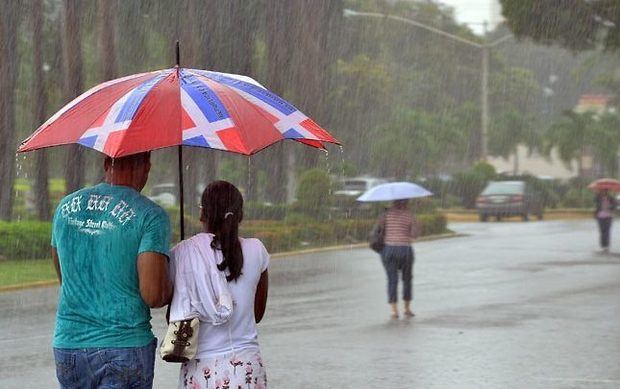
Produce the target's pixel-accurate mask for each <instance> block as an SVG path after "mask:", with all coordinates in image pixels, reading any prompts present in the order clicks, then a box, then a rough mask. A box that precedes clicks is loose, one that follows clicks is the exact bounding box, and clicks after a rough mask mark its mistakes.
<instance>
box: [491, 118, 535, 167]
mask: <svg viewBox="0 0 620 389" xmlns="http://www.w3.org/2000/svg"><path fill="white" fill-rule="evenodd" d="M539 138H540V136H539V134H538V132H537V131H536V130H535V127H534V123H533V120H532V118H531V117H530V116H529V115H526V114H523V113H521V112H519V111H517V110H516V109H510V110H507V111H504V112H502V113H501V114H499V115H498V116H497V117H496V118H494V121H493V128H492V131H491V132H490V139H489V146H490V149H491V153H492V154H493V155H499V156H502V157H504V158H508V156H509V155H511V154H512V155H513V157H514V166H513V174H514V175H517V174H518V173H519V153H518V148H519V145H522V144H524V145H526V146H527V147H528V148H529V151H530V153H531V152H532V151H533V150H534V149H535V148H536V147H537V146H538V145H539Z"/></svg>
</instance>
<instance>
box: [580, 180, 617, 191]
mask: <svg viewBox="0 0 620 389" xmlns="http://www.w3.org/2000/svg"><path fill="white" fill-rule="evenodd" d="M588 188H590V189H593V190H604V189H607V190H613V191H620V181H618V180H614V179H613V178H601V179H599V180H596V181H593V182H591V183H590V185H588Z"/></svg>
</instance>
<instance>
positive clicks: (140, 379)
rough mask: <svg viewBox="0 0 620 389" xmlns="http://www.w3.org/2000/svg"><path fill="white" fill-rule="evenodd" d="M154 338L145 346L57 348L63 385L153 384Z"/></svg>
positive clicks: (66, 387)
mask: <svg viewBox="0 0 620 389" xmlns="http://www.w3.org/2000/svg"><path fill="white" fill-rule="evenodd" d="M156 345H157V340H156V339H153V341H151V342H150V343H149V344H148V345H146V346H144V347H119V348H110V347H104V348H84V349H67V348H54V359H55V360H56V378H58V382H59V383H60V388H62V389H69V388H110V389H111V388H136V389H142V388H149V389H150V388H152V387H153V370H154V367H155V347H156Z"/></svg>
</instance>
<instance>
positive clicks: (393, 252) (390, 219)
mask: <svg viewBox="0 0 620 389" xmlns="http://www.w3.org/2000/svg"><path fill="white" fill-rule="evenodd" d="M408 203H409V201H408V200H395V201H394V203H393V205H392V207H390V208H389V209H388V210H387V211H386V212H385V213H384V214H383V215H381V217H380V218H379V223H380V224H381V225H382V226H383V229H384V242H385V247H384V248H383V252H382V253H381V261H382V262H383V267H384V268H385V273H386V275H387V292H388V303H389V304H390V308H391V312H392V318H394V319H398V317H399V312H398V305H397V302H398V297H397V289H398V276H399V272H400V275H401V277H402V281H403V304H404V306H403V308H404V311H403V314H404V315H405V316H406V317H412V316H414V314H413V311H412V310H411V300H412V299H413V263H414V252H413V247H412V246H411V245H412V243H413V240H414V239H415V238H416V237H417V236H418V232H419V227H418V222H417V221H416V219H415V218H414V216H413V215H412V214H411V211H410V210H409V206H408Z"/></svg>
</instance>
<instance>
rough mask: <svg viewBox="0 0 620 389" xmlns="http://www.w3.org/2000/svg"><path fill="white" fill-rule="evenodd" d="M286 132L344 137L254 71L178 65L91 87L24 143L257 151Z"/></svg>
mask: <svg viewBox="0 0 620 389" xmlns="http://www.w3.org/2000/svg"><path fill="white" fill-rule="evenodd" d="M284 139H291V140H295V141H298V142H301V143H304V144H306V145H309V146H312V147H317V148H324V142H327V143H335V144H338V143H339V142H338V141H337V140H336V139H335V138H334V137H333V136H331V134H329V133H328V132H327V131H326V130H324V129H323V128H321V127H320V126H319V125H318V124H316V123H315V122H314V121H313V120H312V119H310V118H308V117H307V116H306V115H304V114H303V113H302V112H301V111H299V110H298V109H297V108H295V107H294V106H293V105H291V104H290V103H288V102H287V101H285V100H284V99H282V98H280V97H278V96H277V95H275V94H274V93H272V92H270V91H269V90H267V89H265V88H264V87H262V86H261V85H260V84H259V83H258V82H256V81H254V80H253V79H251V78H249V77H245V76H239V75H233V74H226V73H218V72H210V71H204V70H196V69H184V68H178V67H175V68H172V69H164V70H160V71H155V72H150V73H142V74H136V75H133V76H128V77H123V78H119V79H117V80H113V81H109V82H106V83H103V84H101V85H98V86H96V87H94V88H92V89H90V90H89V91H87V92H86V93H84V94H82V95H81V96H79V97H77V98H76V99H75V100H73V101H72V102H70V103H69V104H68V105H66V106H65V107H64V108H62V109H61V110H60V111H59V112H58V113H57V114H56V115H54V116H53V117H52V118H50V119H49V120H48V121H47V122H45V123H44V124H43V125H42V126H41V127H40V128H39V129H38V130H37V131H36V132H35V133H34V134H32V135H31V136H30V137H29V138H28V139H26V140H25V141H24V142H23V143H22V145H21V146H20V148H19V151H20V152H24V151H31V150H36V149H41V148H44V147H50V146H58V145H66V144H75V143H77V144H81V145H83V146H85V147H88V148H92V149H95V150H98V151H100V152H102V153H104V154H106V155H109V156H111V157H121V156H125V155H130V154H135V153H139V152H143V151H150V150H155V149H160V148H163V147H169V146H178V145H186V146H196V147H205V148H211V149H217V150H223V151H229V152H233V153H239V154H244V155H252V154H254V153H256V152H258V151H260V150H262V149H264V148H265V147H268V146H269V145H271V144H274V143H276V142H279V141H281V140H284Z"/></svg>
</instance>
